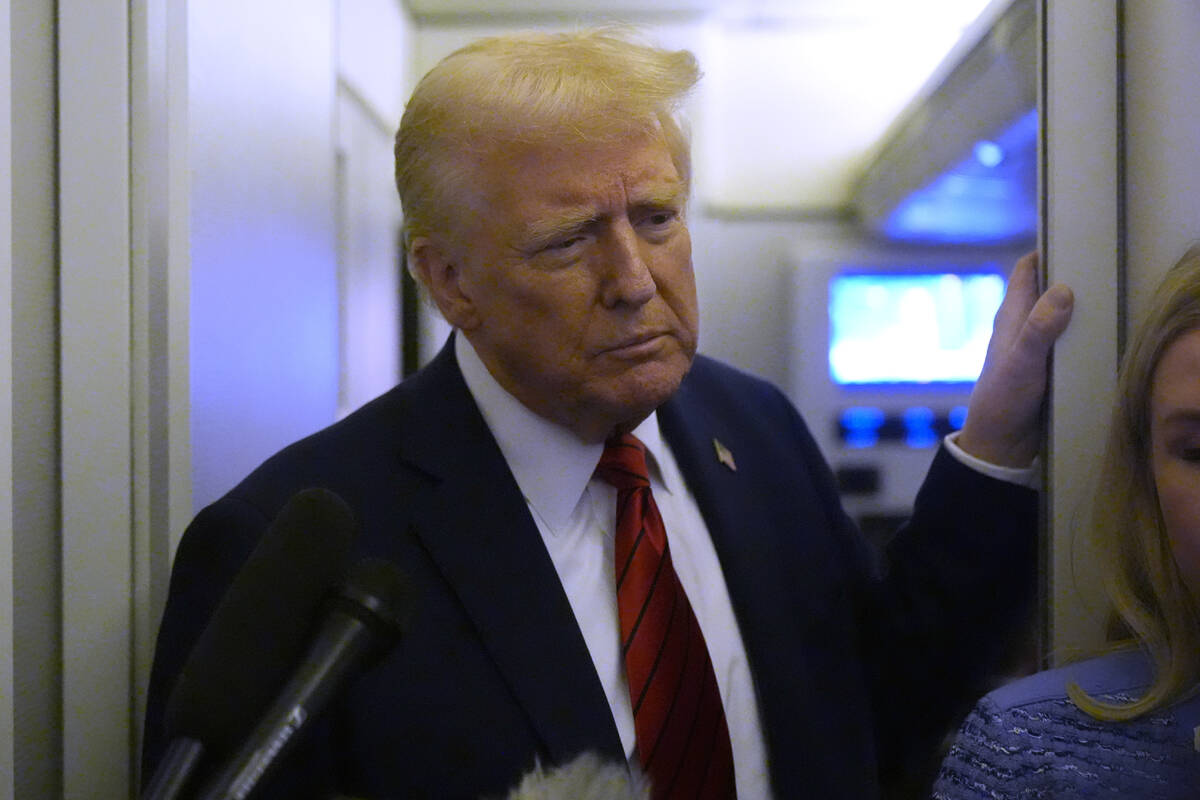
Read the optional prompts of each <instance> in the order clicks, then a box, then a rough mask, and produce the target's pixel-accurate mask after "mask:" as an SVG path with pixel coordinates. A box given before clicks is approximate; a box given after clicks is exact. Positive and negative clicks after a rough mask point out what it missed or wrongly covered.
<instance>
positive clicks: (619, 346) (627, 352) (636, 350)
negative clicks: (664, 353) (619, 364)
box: [600, 331, 669, 358]
mask: <svg viewBox="0 0 1200 800" xmlns="http://www.w3.org/2000/svg"><path fill="white" fill-rule="evenodd" d="M668 338H669V334H667V333H665V332H661V331H652V332H649V333H641V334H637V335H636V336H630V337H629V338H627V339H624V340H622V341H620V342H618V343H616V344H614V345H612V346H609V347H605V348H603V349H602V350H601V351H600V352H601V355H609V356H616V357H618V358H644V357H646V356H649V355H653V354H655V353H657V352H658V350H659V349H660V348H661V347H662V346H663V345H664V344H666V341H667V339H668Z"/></svg>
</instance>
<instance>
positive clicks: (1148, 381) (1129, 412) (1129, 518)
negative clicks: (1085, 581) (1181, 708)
mask: <svg viewBox="0 0 1200 800" xmlns="http://www.w3.org/2000/svg"><path fill="white" fill-rule="evenodd" d="M1198 328H1200V246H1195V247H1192V248H1191V249H1190V250H1188V252H1187V253H1186V254H1185V255H1184V257H1183V258H1182V259H1181V260H1180V261H1179V263H1177V264H1176V265H1175V266H1174V267H1173V268H1172V269H1171V270H1170V271H1169V272H1168V273H1167V275H1166V276H1165V277H1164V279H1163V281H1162V283H1161V284H1160V285H1159V287H1158V289H1157V290H1156V292H1155V294H1154V297H1153V299H1152V301H1151V303H1150V313H1149V316H1148V317H1147V318H1146V320H1145V321H1144V322H1143V323H1142V324H1141V326H1139V328H1138V330H1137V332H1136V334H1135V335H1134V337H1133V340H1132V342H1131V343H1130V345H1129V347H1128V349H1127V350H1126V353H1125V356H1124V358H1123V359H1122V365H1121V371H1120V374H1119V377H1118V379H1117V400H1116V404H1115V407H1114V409H1113V414H1112V423H1111V425H1110V427H1109V436H1108V443H1107V446H1106V448H1105V454H1104V460H1103V462H1102V463H1101V468H1100V474H1099V490H1098V492H1097V497H1096V505H1095V508H1094V513H1093V516H1092V523H1091V526H1090V532H1091V536H1092V540H1093V543H1094V545H1095V547H1096V550H1097V552H1098V553H1099V554H1100V558H1101V562H1102V563H1101V567H1102V569H1103V570H1104V572H1105V576H1106V588H1107V590H1108V594H1109V597H1110V598H1111V600H1112V602H1113V605H1114V607H1115V610H1116V612H1117V614H1118V615H1119V616H1120V618H1121V620H1122V621H1123V622H1124V624H1125V626H1126V627H1127V628H1128V630H1129V631H1130V632H1131V633H1132V634H1133V638H1132V639H1131V640H1129V641H1127V642H1124V643H1121V646H1140V647H1142V648H1143V649H1145V650H1146V651H1147V653H1148V654H1149V655H1150V657H1151V659H1152V661H1153V663H1154V681H1153V683H1152V684H1151V685H1150V687H1149V688H1148V689H1147V691H1146V692H1145V693H1144V694H1143V695H1142V696H1141V697H1139V698H1138V699H1137V700H1134V701H1132V702H1129V703H1111V702H1106V701H1103V700H1098V699H1096V698H1093V697H1091V696H1089V695H1088V694H1087V693H1085V692H1084V691H1083V690H1082V689H1081V688H1080V687H1079V686H1078V685H1074V684H1073V685H1071V686H1069V687H1068V691H1069V692H1070V695H1071V699H1072V700H1074V701H1075V704H1076V705H1078V706H1079V707H1080V708H1081V709H1083V710H1084V711H1086V712H1087V713H1089V714H1091V715H1092V716H1094V717H1097V718H1099V719H1104V720H1127V719H1132V718H1134V717H1137V716H1140V715H1142V714H1146V713H1148V712H1150V711H1153V710H1155V709H1158V708H1162V707H1164V706H1166V705H1169V704H1171V703H1173V702H1175V701H1176V700H1179V699H1181V698H1183V697H1184V696H1186V695H1188V694H1189V693H1191V692H1194V691H1196V689H1197V688H1198V685H1197V684H1198V682H1200V609H1198V608H1197V602H1196V598H1195V597H1194V596H1193V595H1192V593H1191V592H1190V591H1189V589H1188V587H1187V586H1186V585H1185V583H1184V580H1183V576H1182V574H1181V573H1180V571H1179V567H1178V564H1177V563H1176V561H1175V558H1174V555H1173V554H1172V550H1171V544H1170V541H1169V539H1168V538H1167V530H1166V525H1165V523H1164V521H1163V516H1162V511H1161V509H1160V507H1159V500H1158V491H1157V489H1156V487H1155V481H1154V474H1153V468H1152V461H1151V443H1150V400H1151V395H1152V393H1153V380H1154V374H1155V370H1156V369H1157V368H1158V364H1159V361H1161V359H1162V356H1163V354H1164V353H1165V352H1166V350H1167V348H1168V347H1170V346H1171V345H1172V344H1173V343H1174V342H1175V341H1176V340H1177V339H1179V338H1180V337H1181V336H1183V335H1184V334H1186V333H1188V332H1190V331H1193V330H1196V329H1198Z"/></svg>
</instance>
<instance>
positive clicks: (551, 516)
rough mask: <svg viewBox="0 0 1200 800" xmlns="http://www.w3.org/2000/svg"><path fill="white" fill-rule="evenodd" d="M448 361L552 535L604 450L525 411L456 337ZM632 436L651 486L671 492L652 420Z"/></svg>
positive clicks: (653, 416)
mask: <svg viewBox="0 0 1200 800" xmlns="http://www.w3.org/2000/svg"><path fill="white" fill-rule="evenodd" d="M454 355H455V357H457V359H458V367H459V369H460V370H461V371H462V375H463V380H464V381H465V382H466V384H467V389H468V390H469V391H470V392H471V396H472V397H473V398H474V399H475V404H476V405H477V406H478V407H479V411H480V413H481V414H483V419H484V421H485V422H486V423H487V426H488V428H489V429H490V430H491V432H492V436H493V437H495V439H496V443H497V444H498V445H499V446H500V452H501V453H503V455H504V460H505V461H506V462H508V468H509V470H510V471H511V472H512V475H513V478H514V479H515V480H516V482H517V486H518V487H519V488H520V489H521V494H522V495H523V496H524V497H525V501H526V502H527V503H528V504H529V505H530V507H531V508H532V509H533V511H534V513H536V514H538V516H540V517H541V518H542V521H543V522H544V523H545V524H546V526H547V527H548V528H549V529H550V531H551V532H552V533H557V532H558V531H559V530H560V529H562V527H563V526H564V525H565V524H566V523H567V521H568V520H569V519H570V517H571V514H572V513H573V512H574V511H575V507H576V505H578V503H579V499H580V497H581V496H582V495H583V492H584V490H585V489H586V488H587V485H588V482H589V481H590V480H591V479H592V473H593V472H595V470H596V464H598V463H599V462H600V454H601V453H603V452H604V445H602V444H588V443H586V442H583V441H580V439H579V438H578V437H577V436H575V434H574V433H572V432H571V431H569V430H567V429H566V428H564V427H563V426H561V425H558V424H557V423H554V422H551V421H550V420H548V419H546V418H544V417H541V416H538V415H537V414H535V413H533V412H532V411H530V410H529V409H528V408H527V407H526V406H525V405H524V404H523V403H521V401H520V400H518V399H517V398H515V397H513V396H512V395H511V394H509V392H508V391H507V390H506V389H505V388H504V387H503V386H501V385H500V384H499V382H497V381H496V379H495V378H494V377H492V374H491V373H490V372H489V371H488V369H487V367H486V366H484V363H483V361H482V360H481V359H480V358H479V354H478V353H476V352H475V348H474V347H473V346H472V345H471V343H470V342H468V341H467V337H466V336H463V335H462V333H461V332H457V333H456V334H455V336H454ZM633 434H634V435H635V436H637V437H638V439H640V440H641V441H642V443H643V444H645V445H646V451H647V453H648V454H649V455H648V458H647V464H648V467H649V469H650V475H651V480H654V479H655V478H658V482H659V483H660V484H661V485H662V487H663V488H664V489H665V490H666V491H668V492H670V491H672V490H673V488H674V487H673V486H672V485H671V484H672V482H673V481H669V480H667V479H665V478H664V474H667V475H670V474H671V470H670V469H664V468H663V465H664V464H667V463H673V462H668V461H667V460H666V459H670V453H669V452H668V451H667V450H666V445H665V444H664V443H663V440H662V435H661V433H660V432H659V428H658V415H657V414H656V413H655V414H651V415H650V416H649V417H647V418H646V419H645V420H643V421H642V423H641V424H640V425H638V426H637V428H635V429H634V431H633Z"/></svg>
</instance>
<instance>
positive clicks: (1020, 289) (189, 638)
mask: <svg viewBox="0 0 1200 800" xmlns="http://www.w3.org/2000/svg"><path fill="white" fill-rule="evenodd" d="M698 79H699V70H698V67H697V65H696V63H695V60H694V59H693V57H692V56H691V54H690V53H687V52H686V51H677V52H671V51H666V50H661V49H658V48H655V47H651V46H647V45H643V44H639V43H635V42H632V41H630V40H629V39H627V38H625V37H624V36H620V35H615V34H613V33H611V32H607V31H586V32H582V33H573V34H555V35H522V36H512V37H499V38H491V39H486V40H482V41H480V42H477V43H475V44H472V45H469V46H467V47H465V48H463V49H461V50H459V51H457V52H455V53H453V54H452V55H450V56H449V57H447V58H446V59H445V60H443V61H442V62H441V63H440V64H439V65H437V66H436V67H435V68H434V69H433V70H432V71H431V72H430V73H429V74H428V75H426V76H425V77H424V78H423V79H422V81H421V82H420V83H419V85H418V86H417V87H416V90H415V91H414V94H413V97H412V99H411V101H410V102H409V104H408V106H407V108H406V110H405V113H404V118H403V120H402V122H401V124H400V129H399V132H398V134H397V137H396V177H397V185H398V187H399V191H400V196H401V200H402V203H403V207H404V213H405V243H406V252H407V258H408V265H409V269H410V270H411V271H412V272H413V274H414V275H415V276H416V278H417V279H418V280H419V282H420V284H421V286H422V287H423V290H424V292H425V293H426V294H427V295H428V298H429V299H430V300H431V301H432V302H433V303H434V304H435V305H436V306H437V308H438V310H439V311H440V312H441V314H442V315H443V316H444V317H445V319H446V320H448V321H449V323H450V324H451V325H452V326H453V329H454V333H453V335H452V336H451V338H450V340H449V341H448V342H447V344H446V346H445V347H444V348H443V350H442V352H441V353H440V354H439V355H438V356H437V357H436V358H435V359H434V360H433V361H432V362H431V363H430V364H429V365H428V366H426V367H425V368H424V369H423V370H421V371H420V372H419V373H417V374H416V375H415V376H413V377H411V378H409V379H407V380H405V381H404V382H403V383H402V384H401V385H400V386H398V387H396V388H395V389H393V390H392V391H390V392H388V393H387V394H385V395H383V396H382V397H380V398H378V399H376V400H375V401H373V402H371V403H369V404H368V405H367V406H365V407H364V408H363V409H361V410H359V411H358V412H356V413H354V414H352V415H351V416H349V417H348V418H346V419H344V420H342V421H340V422H338V423H337V424H335V425H333V426H331V427H330V428H328V429H326V430H324V431H322V432H319V433H317V434H315V435H313V436H311V437H309V438H308V439H305V440H303V441H302V442H300V443H297V444H295V445H293V446H291V447H289V448H287V449H285V450H284V451H282V452H281V453H280V454H278V455H276V456H275V457H273V458H272V459H270V460H268V461H267V462H266V463H265V464H264V465H263V466H262V467H260V468H259V469H258V470H256V471H255V472H254V473H253V474H252V475H251V476H250V477H248V478H247V479H246V480H245V481H244V482H243V483H242V484H241V485H240V486H238V487H237V488H236V489H234V490H233V491H232V492H231V493H230V494H229V495H228V496H227V497H226V498H223V499H222V500H220V501H218V502H217V503H216V504H214V506H212V507H210V508H209V509H206V511H205V512H204V513H202V514H201V515H200V516H199V517H198V518H197V520H196V522H195V523H193V525H192V526H191V527H190V528H189V530H188V531H187V533H186V535H185V537H184V540H183V543H182V544H181V547H180V550H179V554H178V557H177V559H176V564H175V569H174V574H173V577H172V586H171V599H170V600H169V602H168V607H167V612H166V615H165V618H164V621H163V625H162V630H161V633H160V637H159V643H158V653H157V657H156V664H155V671H154V681H153V686H152V688H151V699H150V713H149V715H148V722H147V741H148V745H147V761H148V763H151V764H152V763H154V762H155V761H156V760H157V758H158V754H159V753H160V752H161V748H162V746H163V742H162V741H161V738H162V735H163V734H162V732H161V724H162V723H161V714H162V703H163V701H164V697H165V694H166V692H167V691H168V690H169V688H170V684H171V681H172V679H173V676H174V675H175V674H177V672H178V670H179V666H180V664H181V663H182V661H183V659H184V658H185V657H186V654H187V652H188V650H189V648H190V646H191V644H192V643H193V642H194V641H195V639H196V637H197V635H198V634H199V632H200V630H201V629H202V627H203V625H204V623H205V621H206V620H207V619H208V617H209V615H210V614H211V611H212V608H213V607H214V606H215V604H216V603H217V601H218V600H219V598H220V597H221V594H222V592H223V591H224V588H225V587H226V586H227V585H228V583H229V581H230V580H231V577H232V576H233V575H234V574H235V572H236V571H237V568H238V566H239V565H240V564H241V563H242V560H244V558H245V557H246V554H247V553H248V552H249V551H250V549H251V548H252V547H253V545H254V544H255V542H256V541H257V540H258V539H259V537H260V536H261V535H262V532H263V530H264V528H265V527H266V526H267V525H268V523H269V522H270V520H271V519H272V518H273V516H274V515H275V514H276V513H277V512H278V510H279V508H280V507H281V506H282V505H283V503H284V502H285V501H286V500H287V498H288V497H289V496H290V495H292V494H293V493H295V492H296V491H298V490H300V489H302V488H304V487H306V486H313V485H317V486H323V487H326V488H328V489H331V490H333V491H334V492H337V493H338V494H340V495H341V496H342V497H344V498H345V499H346V500H347V502H348V503H349V504H350V506H351V507H352V508H353V509H354V511H355V514H356V516H357V517H358V521H359V524H360V527H361V533H360V535H359V536H360V538H359V542H358V544H357V548H358V549H357V552H358V553H359V554H360V555H363V556H366V555H371V556H382V557H384V558H387V559H389V560H391V561H394V562H395V563H396V564H398V565H400V566H401V567H402V568H403V569H404V570H405V571H406V572H407V573H408V574H409V575H410V576H411V578H412V580H413V582H414V584H415V585H416V587H417V589H418V591H419V593H420V600H419V603H418V608H417V613H416V617H415V619H414V623H413V626H412V630H411V632H410V633H409V634H408V636H407V637H406V638H405V639H404V640H403V641H402V642H401V643H400V645H399V646H398V647H397V648H396V649H395V650H394V651H393V652H392V653H391V654H390V655H388V656H387V657H386V658H385V659H384V661H383V663H382V664H380V665H378V666H377V667H376V668H374V669H372V670H371V671H369V672H368V673H367V674H365V675H364V676H363V677H362V678H361V679H360V680H357V681H355V682H354V683H353V684H352V685H351V686H349V687H348V689H347V691H346V693H345V694H344V695H343V696H342V697H341V698H340V699H339V700H338V701H337V703H336V704H335V705H334V706H333V707H332V708H331V709H330V710H329V712H328V713H327V714H325V715H324V717H323V718H322V719H321V720H320V722H319V723H318V724H317V726H316V730H314V731H312V735H310V736H309V737H307V738H306V740H305V741H304V742H303V743H302V744H301V745H300V746H299V748H298V749H297V751H295V752H294V753H292V754H291V755H290V756H289V757H288V758H287V759H286V760H285V763H283V764H282V765H280V768H279V770H278V771H277V772H276V773H275V774H274V775H272V776H271V778H270V780H269V782H268V785H267V786H266V787H265V790H264V796H271V797H289V798H293V797H326V796H330V795H333V794H337V793H343V794H352V795H357V796H362V797H480V796H487V795H490V796H498V795H502V794H503V793H504V792H505V791H506V790H508V789H510V788H511V787H513V786H516V785H517V784H518V782H519V781H520V778H521V776H522V775H523V774H525V773H527V772H529V771H530V770H532V769H534V768H535V765H537V766H538V768H542V769H546V768H550V767H553V766H555V765H561V764H565V763H568V762H570V761H572V759H574V758H575V757H576V756H579V755H580V754H584V753H591V754H594V755H595V756H596V757H598V758H600V759H602V760H604V761H608V762H615V763H625V762H628V763H630V764H632V765H636V767H637V770H636V771H637V772H638V773H639V774H644V775H645V776H646V778H647V779H648V781H649V782H650V783H651V785H652V791H653V795H654V797H656V798H661V797H684V796H686V797H714V798H716V797H733V796H735V795H736V796H740V797H742V798H767V797H777V798H798V797H816V798H835V797H848V798H849V797H853V798H873V797H877V796H878V794H879V791H880V790H879V783H880V776H881V774H886V773H887V772H888V771H889V770H893V769H895V768H896V767H897V766H898V765H901V764H903V763H904V761H905V759H909V758H912V757H914V756H915V755H917V754H919V753H920V752H921V747H922V746H928V745H929V744H930V743H931V742H933V741H934V740H935V739H936V737H937V736H938V735H940V733H942V732H943V731H944V730H945V729H946V726H947V725H949V724H950V722H951V719H950V718H951V717H952V715H953V714H954V713H956V711H957V710H958V709H959V708H960V707H962V704H963V703H964V702H965V701H967V700H969V699H970V698H969V697H967V696H966V695H967V694H969V693H970V692H971V691H973V690H975V689H976V688H977V686H978V681H979V679H980V676H981V675H983V674H985V673H986V671H987V669H988V666H989V663H990V662H991V660H992V659H994V658H995V656H996V654H997V649H998V648H999V647H1000V646H1002V645H1003V643H1004V642H1005V641H1006V635H1007V633H1008V632H1010V631H1011V630H1012V628H1013V626H1015V625H1016V624H1018V622H1019V621H1020V617H1021V610H1022V609H1023V608H1027V607H1028V601H1029V598H1028V596H1027V589H1028V587H1029V586H1030V585H1031V576H1032V574H1033V571H1034V569H1035V567H1036V557H1035V540H1036V517H1037V502H1036V494H1035V492H1033V491H1032V490H1030V489H1028V488H1025V487H1024V486H1022V485H1020V481H1021V479H1023V478H1025V477H1027V473H1028V467H1029V465H1030V463H1031V462H1032V460H1033V458H1034V456H1035V454H1036V452H1037V450H1038V446H1039V444H1038V442H1039V439H1038V436H1039V424H1038V415H1039V408H1040V404H1041V401H1042V395H1043V393H1044V389H1045V365H1046V358H1047V355H1048V353H1049V350H1050V347H1051V345H1052V344H1053V342H1054V340H1055V339H1056V338H1057V336H1058V335H1059V334H1060V333H1061V331H1062V330H1063V329H1064V328H1065V326H1066V323H1067V319H1068V318H1069V316H1070V307H1071V299H1070V293H1069V292H1068V291H1067V290H1065V289H1063V288H1055V289H1052V290H1051V291H1049V292H1048V293H1047V294H1046V295H1044V296H1042V297H1041V298H1039V297H1038V295H1037V290H1036V278H1035V274H1034V273H1035V264H1034V262H1033V260H1032V259H1025V260H1023V261H1022V262H1021V263H1020V264H1018V266H1017V268H1016V269H1015V271H1014V273H1013V276H1012V279H1011V281H1010V288H1009V291H1008V295H1007V297H1006V300H1005V302H1004V305H1003V307H1002V309H1001V311H1000V313H999V315H998V317H997V325H996V332H995V335H994V337H993V342H992V346H991V349H990V352H989V358H988V364H987V367H986V368H985V372H984V375H983V376H982V378H981V380H980V381H979V383H978V385H977V389H976V392H975V394H974V396H973V397H972V401H971V406H970V412H969V415H968V421H967V425H966V427H965V428H964V430H963V431H961V433H960V434H958V436H957V440H956V441H953V442H949V443H947V444H946V446H945V447H944V448H943V449H942V451H941V452H940V453H939V454H938V456H937V457H936V459H935V462H934V464H933V466H932V468H931V470H930V474H929V476H928V478H927V480H926V483H925V485H924V488H923V489H922V492H921V494H920V496H919V497H918V499H917V502H916V506H915V511H914V514H913V517H912V519H911V521H910V523H909V524H908V525H907V526H906V528H905V529H904V530H902V531H901V532H900V533H899V534H898V535H897V537H896V539H895V541H894V543H893V545H892V547H891V550H890V555H889V558H888V566H887V568H886V569H884V570H880V569H878V568H877V567H876V566H875V559H874V558H873V556H872V555H871V553H870V552H869V548H868V547H867V545H866V543H865V542H864V540H863V538H862V536H861V535H860V534H859V533H858V532H857V531H856V530H855V529H854V526H853V525H852V523H851V522H850V521H849V519H848V517H847V516H846V514H845V513H844V512H843V510H842V508H841V506H840V504H839V501H838V497H837V492H836V489H835V485H834V481H833V478H832V476H831V474H830V470H829V468H828V466H827V465H826V463H825V461H824V460H823V459H822V457H821V455H820V453H819V452H818V450H817V447H816V445H815V444H814V442H813V440H812V438H811V436H810V435H809V433H808V430H807V428H806V427H805V424H804V422H803V421H802V420H801V418H800V416H799V415H798V414H797V412H796V411H795V409H794V408H793V407H792V406H791V405H790V404H789V403H788V401H787V400H786V399H785V397H784V396H783V395H782V394H781V393H780V392H779V391H778V390H777V389H775V388H774V387H772V386H770V385H768V384H766V383H765V382H763V381H760V380H758V379H755V378H752V377H750V376H747V375H745V374H743V373H741V372H738V371H736V370H734V369H732V368H730V367H728V366H724V365H722V364H719V363H717V362H715V361H713V360H711V359H708V358H705V357H704V356H698V355H697V354H696V349H697V342H698V335H699V310H698V306H697V300H696V287H695V280H694V276H693V273H692V259H691V239H690V236H689V232H688V227H687V202H688V193H689V186H690V179H691V163H690V157H689V149H688V142H687V137H686V136H685V134H684V131H683V128H682V126H681V124H680V123H679V121H678V119H677V113H678V110H679V106H680V104H681V103H682V101H683V98H684V97H685V96H686V94H687V93H688V92H689V91H690V90H691V89H692V87H693V86H694V85H695V83H696V82H697V80H698ZM668 543H669V546H668Z"/></svg>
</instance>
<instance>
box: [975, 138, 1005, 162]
mask: <svg viewBox="0 0 1200 800" xmlns="http://www.w3.org/2000/svg"><path fill="white" fill-rule="evenodd" d="M975 160H976V161H978V162H979V163H980V164H983V165H984V166H985V167H988V168H991V167H998V166H1000V162H1001V161H1003V160H1004V148H1002V147H1001V146H1000V145H998V144H996V143H995V142H989V141H987V140H986V139H984V140H983V141H981V142H977V143H976V144H975Z"/></svg>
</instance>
